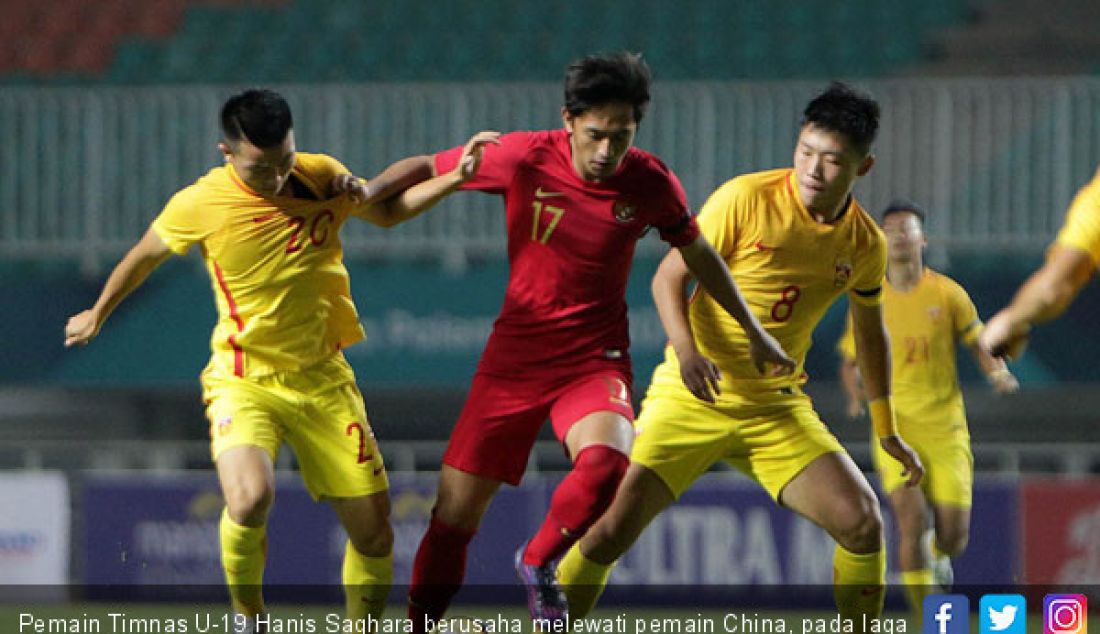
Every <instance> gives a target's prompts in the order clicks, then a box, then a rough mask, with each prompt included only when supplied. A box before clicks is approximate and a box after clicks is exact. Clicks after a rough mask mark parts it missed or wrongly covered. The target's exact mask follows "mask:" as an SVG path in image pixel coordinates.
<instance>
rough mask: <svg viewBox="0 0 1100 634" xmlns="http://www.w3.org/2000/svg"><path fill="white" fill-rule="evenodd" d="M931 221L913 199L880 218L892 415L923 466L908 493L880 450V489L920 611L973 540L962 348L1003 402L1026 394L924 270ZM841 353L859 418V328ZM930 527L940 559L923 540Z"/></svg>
mask: <svg viewBox="0 0 1100 634" xmlns="http://www.w3.org/2000/svg"><path fill="white" fill-rule="evenodd" d="M924 218H925V214H924V211H923V210H922V209H921V208H920V207H919V206H918V205H916V204H915V203H913V202H910V201H906V200H896V201H894V202H892V203H891V204H890V205H889V206H888V207H887V208H886V209H885V211H883V212H882V230H883V233H885V234H886V241H887V246H888V259H887V266H886V284H885V286H884V287H883V296H882V307H883V308H882V312H883V319H884V320H885V322H886V331H887V332H888V333H889V335H890V342H891V352H892V354H891V356H892V358H893V377H892V381H891V382H892V385H893V394H894V406H895V409H896V411H897V422H898V431H899V432H901V435H902V436H903V437H904V438H905V440H906V442H908V443H909V444H910V446H912V448H913V450H914V451H916V452H917V455H919V456H920V459H921V462H922V463H923V464H924V468H925V478H924V480H923V481H922V483H921V486H920V487H919V488H910V487H906V486H903V485H904V481H903V479H902V477H901V474H900V471H901V470H900V469H899V468H898V466H897V465H896V464H895V463H894V462H893V460H891V459H890V457H889V456H887V455H886V453H885V452H883V451H882V449H881V448H880V447H875V448H874V449H873V455H874V462H875V467H876V469H877V470H878V473H879V477H880V478H881V479H882V488H883V490H884V491H886V493H887V494H888V495H889V497H890V505H891V506H892V507H893V509H894V515H895V516H896V518H897V529H898V537H899V540H898V563H899V567H900V570H901V580H902V583H904V584H905V588H906V593H907V595H908V598H909V604H910V607H911V608H912V609H913V610H914V611H916V612H919V611H920V610H921V609H922V606H923V604H924V597H925V596H927V595H928V594H930V593H931V592H932V591H933V590H934V589H935V586H937V585H939V586H947V585H950V579H951V575H950V570H951V569H950V565H951V564H950V559H949V558H950V557H957V556H959V555H960V554H962V551H963V549H965V548H966V544H967V541H968V540H969V536H970V506H971V490H972V484H973V467H974V460H973V457H972V456H971V453H970V434H969V432H968V431H967V426H966V412H965V411H964V409H963V398H962V392H961V391H960V390H959V380H958V373H957V372H956V370H955V345H956V342H962V343H963V344H965V345H966V346H967V347H968V348H970V350H971V351H972V352H973V353H974V356H975V358H976V359H977V361H978V364H979V366H980V367H981V368H982V371H983V372H984V373H985V375H986V376H987V377H988V379H989V382H990V384H991V385H992V386H993V389H994V390H996V391H997V392H998V393H1001V394H1007V393H1011V392H1015V391H1016V390H1017V389H1018V388H1019V384H1018V383H1017V382H1016V378H1015V377H1014V376H1012V373H1011V372H1009V371H1008V368H1007V367H1005V364H1004V361H1002V360H1001V359H997V358H994V357H992V356H991V355H989V353H987V352H983V351H982V350H981V349H980V348H979V347H978V345H977V339H978V333H979V332H980V331H981V328H982V322H981V320H980V319H978V311H977V309H976V308H975V307H974V303H973V302H971V301H970V297H969V296H968V295H967V294H966V291H965V290H963V288H962V287H961V286H959V285H958V284H957V283H956V282H955V281H954V280H952V279H950V278H948V277H947V276H945V275H941V274H940V273H937V272H935V271H933V270H931V269H928V268H925V266H924V258H923V253H922V252H923V249H924V247H925V245H926V244H927V241H926V240H925V237H924ZM837 348H838V350H839V351H840V354H841V358H842V361H841V367H840V374H841V379H842V382H843V384H844V389H845V392H846V393H847V395H848V413H849V415H851V416H853V417H854V416H858V415H860V414H862V400H863V395H862V387H861V386H860V381H859V368H858V366H857V363H856V350H855V337H854V333H853V331H852V322H851V320H849V322H848V329H847V330H846V331H845V332H844V335H843V336H842V337H841V339H840V343H839V344H838V345H837ZM929 526H931V527H932V538H933V543H932V544H931V549H932V550H933V551H934V552H935V553H936V557H935V559H933V557H931V556H930V553H929V544H928V543H927V542H926V540H925V535H926V532H927V529H928V527H929ZM934 561H935V563H936V565H935V566H933V563H934ZM934 573H935V574H934Z"/></svg>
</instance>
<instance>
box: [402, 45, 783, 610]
mask: <svg viewBox="0 0 1100 634" xmlns="http://www.w3.org/2000/svg"><path fill="white" fill-rule="evenodd" d="M649 81H650V74H649V69H648V67H647V66H646V64H645V63H644V62H643V61H642V59H641V57H640V56H639V55H635V54H629V53H619V54H614V55H604V56H591V57H585V58H583V59H581V60H578V61H576V62H574V63H573V64H571V65H570V66H569V68H568V71H567V74H566V78H565V104H564V106H563V107H562V121H563V123H564V127H563V128H561V129H557V130H545V131H536V132H513V133H510V134H505V135H503V136H500V138H499V139H498V142H499V145H487V146H486V150H485V152H484V156H483V158H482V162H481V165H480V169H479V171H478V173H477V174H476V175H475V176H474V177H473V178H472V179H470V180H469V181H467V182H466V183H464V184H463V185H462V188H463V189H473V190H479V191H484V192H489V193H494V194H500V195H502V196H503V197H504V200H505V206H506V209H507V224H508V258H509V261H510V263H511V276H510V278H509V281H508V288H507V291H506V294H505V298H504V305H503V307H502V309H501V313H500V316H499V317H498V318H497V320H496V323H495V325H494V327H493V332H492V334H491V336H490V337H489V341H488V344H487V345H486V348H485V351H484V354H483V355H482V357H481V362H480V364H479V366H478V369H477V372H476V374H475V375H474V378H473V382H472V385H471V387H470V393H469V396H468V397H467V400H466V405H465V407H464V409H463V411H462V414H461V416H460V418H459V420H458V423H457V425H456V426H455V428H454V430H453V432H452V434H451V440H450V444H449V446H448V448H447V451H446V453H445V455H444V457H443V466H442V471H441V474H440V482H439V489H438V494H437V495H438V497H437V500H436V504H435V508H434V511H433V514H432V519H431V523H430V525H429V528H428V532H427V534H426V535H425V536H424V538H423V540H422V541H421V543H420V548H419V550H418V551H417V554H416V560H415V564H414V567H413V577H412V585H411V587H410V590H409V616H410V618H411V619H412V620H413V623H414V624H415V627H416V628H417V629H418V631H423V630H425V629H427V628H428V626H429V624H430V622H432V621H436V620H438V619H439V618H441V617H442V615H443V613H444V612H445V611H446V609H447V606H448V604H449V603H450V601H451V598H452V597H453V596H454V594H455V593H456V592H457V591H458V589H459V587H460V586H461V583H462V579H463V576H464V573H465V566H466V550H467V546H468V544H469V542H470V540H471V538H472V537H473V536H474V533H475V531H476V530H477V527H478V524H479V523H480V521H481V517H482V515H483V514H484V513H485V510H486V508H487V507H488V505H489V502H490V500H491V499H492V497H493V495H494V494H495V492H496V490H497V488H498V487H499V486H500V484H501V483H502V482H506V483H508V484H511V485H516V484H518V483H519V481H520V479H521V477H522V475H523V472H524V469H525V467H526V464H527V458H528V454H529V453H530V450H531V447H532V445H533V443H534V442H535V438H536V435H537V434H538V431H539V429H540V427H541V426H542V424H543V422H544V421H545V420H546V419H547V418H548V417H549V418H550V420H551V422H552V424H553V428H554V432H555V434H556V435H557V437H558V439H559V440H560V441H561V442H562V443H563V445H564V446H565V449H566V451H567V452H568V455H569V456H570V458H571V460H572V461H573V469H572V471H571V472H570V473H569V474H568V475H567V476H566V478H565V479H564V480H563V481H562V483H561V484H560V485H559V486H558V488H557V490H556V491H555V493H554V495H553V498H552V500H551V503H550V509H549V512H548V514H547V517H546V520H545V523H544V524H543V525H542V527H541V528H540V529H539V531H538V532H537V533H536V534H535V536H534V537H532V538H531V539H530V541H528V542H527V543H526V544H524V545H523V546H521V547H520V549H519V550H518V551H517V553H516V571H517V573H518V574H519V576H520V578H521V580H522V581H523V582H524V584H525V585H526V586H527V590H528V606H529V608H530V610H531V615H532V617H533V618H535V619H547V620H548V622H549V623H551V624H552V625H551V626H552V627H556V626H558V624H562V623H567V622H568V614H567V607H566V602H565V599H564V596H563V595H562V594H561V591H560V589H559V588H558V586H557V582H556V581H555V579H554V563H553V562H554V561H555V560H556V559H558V558H559V557H560V556H561V555H562V554H563V553H565V551H566V550H568V548H569V547H570V546H571V545H572V544H573V543H574V542H575V541H576V540H577V539H579V538H580V536H581V535H583V534H584V532H585V531H586V530H588V528H589V527H590V526H591V525H592V524H593V523H594V522H595V521H596V519H597V518H599V517H600V515H601V514H602V513H603V512H604V510H605V509H606V508H607V507H608V505H609V504H610V503H611V500H612V498H613V496H614V495H615V491H616V489H617V487H618V485H619V482H620V481H621V479H622V477H623V474H624V473H625V472H626V468H627V465H628V464H629V459H628V455H629V454H630V446H631V443H632V441H633V437H634V434H633V428H632V422H633V419H634V411H633V408H632V405H631V384H632V374H631V367H630V357H629V354H628V351H627V348H628V346H629V335H628V327H627V307H626V301H625V291H626V284H627V276H628V274H629V272H630V265H631V261H632V257H633V254H634V247H635V244H636V242H637V241H638V239H639V238H640V237H641V236H642V235H643V234H644V233H645V232H646V230H647V229H648V228H649V227H656V229H657V230H658V231H659V233H660V235H661V238H662V239H663V240H665V241H666V242H668V243H669V244H670V245H672V246H673V247H676V248H677V249H679V250H680V252H681V253H682V254H683V258H684V260H685V262H686V263H687V265H688V267H689V268H690V269H691V271H692V272H693V274H694V275H695V277H696V278H697V279H698V280H699V281H700V283H701V284H702V285H703V287H705V288H706V289H707V291H708V292H709V293H711V294H712V295H713V296H714V297H715V298H716V299H717V301H718V303H719V304H720V305H721V306H722V308H723V309H724V310H726V311H727V312H729V314H730V315H731V316H732V317H733V318H734V319H736V320H737V321H738V322H739V323H740V324H741V326H742V327H743V328H744V329H745V332H746V333H747V336H748V339H749V341H750V348H751V356H752V359H753V361H754V362H755V364H756V366H757V368H758V369H759V370H760V371H762V372H764V371H767V372H774V373H783V372H789V371H790V369H791V368H792V367H793V362H792V361H791V359H790V358H788V357H787V355H786V353H784V351H783V349H782V348H781V347H780V346H779V345H778V344H777V343H776V341H775V339H774V338H772V337H771V335H769V334H767V332H765V331H764V330H763V328H762V327H761V325H760V323H759V321H758V320H757V319H756V318H755V317H754V316H753V315H752V314H751V313H750V312H749V310H748V308H747V307H746V305H745V302H744V300H743V298H742V297H741V294H740V292H739V291H738V289H737V287H736V286H735V284H734V282H733V280H732V278H731V277H730V275H729V270H728V269H727V268H726V266H725V264H724V262H723V261H722V260H721V258H720V257H719V256H718V255H717V254H716V253H715V251H714V249H713V248H712V247H711V246H710V244H709V243H708V242H706V240H704V239H702V238H700V236H699V229H698V227H697V225H696V224H695V220H694V219H693V217H692V216H691V214H690V212H689V210H688V206H687V201H686V197H685V195H684V192H683V189H682V187H681V186H680V183H679V181H678V179H677V178H676V176H675V175H674V174H673V173H672V171H671V170H669V168H668V167H666V166H665V165H664V164H663V163H662V162H661V161H660V160H659V159H658V158H657V157H655V156H653V155H652V154H649V153H648V152H645V151H642V150H640V149H637V148H633V147H632V144H633V141H634V135H635V133H636V131H637V128H638V123H639V121H641V119H642V116H643V114H644V113H645V108H646V106H647V104H648V102H649ZM461 156H462V148H461V147H458V148H453V149H450V150H446V151H443V152H440V153H438V154H436V155H435V157H434V165H433V168H434V171H435V173H440V174H441V173H444V172H448V171H449V170H451V169H452V168H453V167H454V166H455V164H456V162H457V161H458V160H459V158H460V157H461ZM704 372H705V370H704ZM705 379H706V380H709V381H711V382H714V383H716V382H717V380H718V376H717V371H716V370H715V371H713V372H712V373H711V374H710V375H708V376H706V377H705Z"/></svg>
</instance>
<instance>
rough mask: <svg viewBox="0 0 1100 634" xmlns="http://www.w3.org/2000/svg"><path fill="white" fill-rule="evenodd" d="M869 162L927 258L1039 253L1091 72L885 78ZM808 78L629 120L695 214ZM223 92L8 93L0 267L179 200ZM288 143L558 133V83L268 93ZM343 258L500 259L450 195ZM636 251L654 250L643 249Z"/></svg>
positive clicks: (698, 86) (78, 250)
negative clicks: (290, 114) (486, 132)
mask: <svg viewBox="0 0 1100 634" xmlns="http://www.w3.org/2000/svg"><path fill="white" fill-rule="evenodd" d="M861 85H862V86H864V87H866V88H868V89H869V90H870V91H871V92H872V93H873V94H874V95H875V96H876V97H877V98H878V99H879V100H880V102H881V103H882V106H883V116H882V130H881V133H880V136H879V140H878V142H877V144H876V147H875V152H876V156H877V157H878V162H877V165H876V167H875V169H874V170H873V171H872V172H871V174H870V175H869V176H868V177H867V178H866V179H864V180H863V181H862V182H861V183H860V184H859V186H858V189H857V193H858V195H859V197H860V199H861V200H862V201H863V202H864V203H865V204H866V205H867V206H868V207H869V208H871V209H878V208H880V207H881V206H883V205H884V204H885V203H886V202H887V201H888V200H889V199H890V198H892V197H895V196H898V195H904V196H908V197H910V198H913V199H916V200H918V201H921V202H922V203H924V204H925V205H926V206H927V207H928V208H929V209H930V210H932V211H933V214H932V216H931V218H930V221H929V227H928V229H929V234H930V240H931V242H932V243H933V244H934V245H938V248H942V249H954V248H981V249H1000V250H1006V249H1011V250H1018V249H1038V248H1041V247H1042V246H1043V245H1045V244H1046V243H1047V242H1048V241H1049V240H1050V238H1051V237H1052V235H1053V233H1054V231H1055V230H1056V228H1057V227H1058V226H1059V225H1060V224H1061V221H1062V216H1063V213H1064V211H1065V208H1066V206H1067V204H1068V203H1069V201H1070V200H1071V198H1072V196H1073V194H1074V193H1075V191H1076V190H1077V188H1078V187H1080V186H1081V185H1082V184H1083V183H1084V182H1086V181H1087V180H1088V178H1089V177H1090V176H1091V175H1092V173H1093V172H1094V171H1095V169H1096V165H1097V163H1100V143H1098V142H1097V141H1096V139H1097V138H1100V135H1098V134H1097V124H1096V123H1095V117H1094V116H1093V114H1094V113H1095V112H1096V111H1097V110H1098V106H1100V78H1096V77H1078V78H1073V77H1070V78H1056V79H953V80H905V81H901V80H891V81H870V82H865V83H862V84H861ZM821 87H822V82H770V83H744V82H681V83H661V84H658V85H657V86H656V88H655V90H654V94H655V100H654V103H653V105H652V108H651V111H650V113H649V115H648V116H647V118H646V120H645V121H644V122H643V125H642V126H641V130H640V133H639V138H638V145H639V146H640V147H643V148H646V149H649V150H652V151H655V152H656V153H657V154H658V155H660V156H661V157H662V158H663V159H664V160H665V161H666V162H667V163H668V164H669V165H670V166H671V167H672V168H673V169H675V170H676V171H677V173H678V174H679V175H680V177H681V179H682V180H683V183H684V186H685V188H686V190H687V192H688V196H689V200H690V201H691V203H692V205H693V206H695V207H698V206H699V205H700V204H701V203H702V202H703V200H704V198H705V196H707V195H708V194H709V192H711V191H712V190H713V189H714V188H715V187H716V186H718V185H719V184H721V183H722V182H724V181H725V180H726V179H728V178H730V177H732V176H734V175H736V174H739V173H743V172H747V171H753V170H758V169H762V168H768V167H781V166H785V165H789V164H790V161H791V158H790V157H791V152H792V148H793V142H794V139H795V136H796V132H797V122H798V119H799V116H800V108H801V106H802V105H803V104H804V103H805V101H806V99H807V98H808V97H810V96H811V95H812V94H813V93H814V92H815V91H816V90H819V89H820V88H821ZM234 89H235V87H233V86H228V85H223V86H209V85H201V86H194V85H192V86H172V87H145V88H121V87H81V88H51V87H45V88H44V87H37V88H36V87H14V86H13V87H5V89H4V90H3V91H0V139H3V140H4V142H3V143H0V166H2V169H0V260H3V259H8V260H11V259H28V258H29V259H54V258H57V257H69V258H79V259H80V260H81V261H82V262H83V263H84V265H85V266H86V267H87V268H88V269H89V270H92V271H94V270H96V269H97V267H102V266H104V265H106V264H107V263H109V262H110V261H112V260H114V259H115V258H117V257H118V256H119V255H120V254H121V253H122V252H123V251H124V250H125V249H126V248H127V247H128V246H129V245H130V244H131V243H132V242H133V241H134V240H136V239H137V238H138V237H139V236H140V235H141V233H142V232H143V231H144V229H145V228H146V227H147V225H148V223H149V222H150V221H151V220H152V218H153V217H154V216H155V215H156V213H157V212H158V211H159V210H160V209H161V208H162V206H163V205H164V203H165V202H166V200H167V198H168V197H169V196H170V195H171V194H172V193H173V192H175V191H176V190H177V189H179V188H181V187H184V186H186V185H187V184H189V183H191V182H193V181H194V180H195V179H196V178H197V177H198V176H200V175H201V174H203V173H205V172H206V171H207V170H208V169H210V167H212V166H215V165H217V164H219V163H220V160H221V159H220V156H219V155H218V153H217V151H216V149H215V145H216V142H217V140H218V131H217V128H216V120H217V112H218V108H219V107H220V104H221V102H222V101H223V100H224V98H225V97H227V96H228V95H229V94H231V93H232V92H233V90H234ZM279 89H280V90H282V91H284V92H285V93H286V94H287V96H288V98H289V100H290V101H291V104H292V106H293V108H294V110H295V118H296V121H297V129H296V132H297V134H298V144H299V148H300V149H301V150H303V151H324V152H327V153H330V154H332V155H334V156H336V157H338V158H340V159H341V160H342V161H344V162H345V164H347V165H348V166H349V167H351V168H352V169H353V170H354V171H356V172H357V173H360V174H364V175H370V174H373V173H376V172H378V171H379V170H381V169H382V168H384V167H385V166H386V165H388V164H389V163H390V162H392V161H394V160H396V159H399V158H401V157H404V156H407V155H410V154H419V153H426V152H431V151H434V150H437V149H441V148H444V147H449V146H453V145H457V144H459V143H461V142H463V141H464V140H465V139H466V138H467V137H468V136H469V135H470V134H472V133H473V132H475V131H477V130H479V129H484V128H493V129H498V130H512V129H538V128H554V127H557V126H559V125H560V120H559V118H558V114H557V113H558V108H559V104H560V87H559V86H558V84H556V83H507V84H499V83H485V84H448V83H437V84H359V85H343V84H341V85H310V86H305V85H292V86H280V87H279ZM352 225H353V226H349V227H348V228H347V230H346V231H345V233H344V238H345V246H346V250H347V252H348V255H349V256H351V257H357V256H367V257H418V258H423V257H428V258H437V259H439V260H440V261H442V262H445V263H448V264H451V265H453V266H462V264H463V263H464V262H465V261H466V260H467V259H468V258H470V257H473V256H485V255H488V256H500V255H502V254H503V252H504V237H503V236H504V231H505V227H504V220H503V213H502V206H501V203H500V202H499V201H498V200H496V199H494V198H491V197H487V196H459V197H455V198H453V199H452V200H448V201H446V202H445V203H444V204H443V209H442V210H440V211H438V212H436V213H432V214H429V215H427V216H426V217H425V218H422V219H418V220H416V221H414V222H411V223H409V224H408V225H407V226H403V227H399V228H397V229H394V230H392V231H389V232H383V231H380V230H378V229H376V228H374V227H369V226H365V225H363V224H362V223H352ZM641 248H642V249H643V250H653V249H656V248H658V247H657V244H656V242H655V241H654V240H647V241H645V242H644V243H643V246H642V247H641Z"/></svg>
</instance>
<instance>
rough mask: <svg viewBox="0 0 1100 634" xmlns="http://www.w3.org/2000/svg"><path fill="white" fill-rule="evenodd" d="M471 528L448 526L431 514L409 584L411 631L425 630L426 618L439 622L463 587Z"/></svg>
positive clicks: (418, 549)
mask: <svg viewBox="0 0 1100 634" xmlns="http://www.w3.org/2000/svg"><path fill="white" fill-rule="evenodd" d="M473 537H474V531H468V530H464V529H461V528H456V527H454V526H449V525H447V524H444V523H443V522H441V521H439V520H437V519H435V517H432V521H431V523H430V524H429V525H428V532H427V533H426V534H425V535H424V538H423V539H421V540H420V547H419V548H417V550H416V559H415V560H414V561H413V570H412V583H411V584H409V619H411V620H412V625H413V631H414V632H417V633H422V632H424V631H425V629H426V628H425V625H426V620H425V617H427V618H430V619H431V620H432V621H438V620H439V619H440V618H442V617H443V613H444V612H446V611H447V606H449V605H450V604H451V599H453V598H454V596H455V594H456V593H458V589H459V588H461V587H462V578H463V577H464V576H465V573H466V548H467V547H468V546H469V545H470V540H471V539H473Z"/></svg>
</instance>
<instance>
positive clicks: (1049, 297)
mask: <svg viewBox="0 0 1100 634" xmlns="http://www.w3.org/2000/svg"><path fill="white" fill-rule="evenodd" d="M1098 264H1100V172H1097V174H1096V176H1094V177H1093V179H1092V181H1091V182H1089V183H1088V184H1087V185H1085V186H1084V187H1082V188H1081V191H1079V192H1077V197H1076V198H1074V199H1073V203H1072V204H1071V205H1070V207H1069V212H1068V213H1067V214H1066V221H1065V224H1064V225H1063V226H1062V230H1061V231H1060V232H1059V233H1058V237H1057V238H1056V239H1055V240H1054V244H1053V245H1051V247H1050V249H1049V251H1048V253H1047V259H1046V262H1045V263H1044V264H1043V266H1042V268H1040V269H1039V270H1038V271H1036V272H1035V273H1034V274H1032V276H1031V277H1030V278H1028V280H1027V281H1026V282H1024V284H1023V286H1021V287H1020V290H1019V291H1017V292H1016V296H1015V297H1013V298H1012V302H1011V303H1010V304H1009V305H1008V306H1006V307H1005V308H1004V309H1003V310H1001V311H1000V312H999V313H997V314H996V315H994V316H993V318H992V319H990V320H989V323H988V324H986V327H985V329H984V330H983V331H982V334H981V336H979V338H978V342H979V344H980V345H981V346H982V347H983V348H985V349H986V350H988V351H990V352H991V353H992V354H995V355H1007V356H1009V357H1013V356H1016V355H1017V354H1019V353H1020V352H1022V351H1023V346H1024V343H1025V341H1026V338H1027V333H1028V331H1029V330H1031V327H1032V326H1033V325H1035V324H1039V323H1042V322H1044V321H1049V320H1051V319H1054V318H1055V317H1057V316H1059V315H1061V314H1062V313H1063V312H1065V310H1066V308H1068V307H1069V305H1070V304H1071V303H1072V302H1073V300H1074V298H1076V297H1077V294H1078V293H1080V292H1081V289H1082V288H1084V286H1085V284H1086V283H1087V282H1088V281H1089V279H1091V278H1092V275H1093V273H1094V272H1095V271H1096V267H1097V265H1098Z"/></svg>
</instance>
